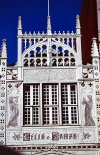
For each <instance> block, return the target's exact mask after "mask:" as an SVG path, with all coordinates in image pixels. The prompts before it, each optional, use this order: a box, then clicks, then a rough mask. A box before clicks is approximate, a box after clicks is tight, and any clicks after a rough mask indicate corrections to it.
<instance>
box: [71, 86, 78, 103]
mask: <svg viewBox="0 0 100 155" xmlns="http://www.w3.org/2000/svg"><path fill="white" fill-rule="evenodd" d="M71 104H77V103H76V91H75V85H71Z"/></svg>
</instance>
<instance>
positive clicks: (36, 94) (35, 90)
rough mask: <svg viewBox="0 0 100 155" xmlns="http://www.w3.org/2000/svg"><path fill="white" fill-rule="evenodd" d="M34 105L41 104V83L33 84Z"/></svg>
mask: <svg viewBox="0 0 100 155" xmlns="http://www.w3.org/2000/svg"><path fill="white" fill-rule="evenodd" d="M33 105H39V85H33Z"/></svg>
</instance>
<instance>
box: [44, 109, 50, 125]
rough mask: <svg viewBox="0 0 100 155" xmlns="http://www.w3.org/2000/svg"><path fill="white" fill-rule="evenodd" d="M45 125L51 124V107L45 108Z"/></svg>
mask: <svg viewBox="0 0 100 155" xmlns="http://www.w3.org/2000/svg"><path fill="white" fill-rule="evenodd" d="M44 124H50V119H49V107H44Z"/></svg>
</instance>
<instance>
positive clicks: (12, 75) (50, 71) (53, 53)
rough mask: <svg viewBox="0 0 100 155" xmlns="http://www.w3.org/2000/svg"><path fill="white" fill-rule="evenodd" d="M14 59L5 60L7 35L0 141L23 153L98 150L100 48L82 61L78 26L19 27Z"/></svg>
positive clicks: (92, 154)
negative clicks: (70, 29)
mask: <svg viewBox="0 0 100 155" xmlns="http://www.w3.org/2000/svg"><path fill="white" fill-rule="evenodd" d="M21 22H22V21H21V17H19V18H18V36H17V38H18V61H17V62H16V64H15V65H14V66H7V49H6V40H3V41H2V49H1V57H0V75H1V79H0V144H3V145H7V146H9V147H11V148H12V149H13V150H19V152H22V153H24V154H28V155H30V154H34V155H35V154H39V155H47V154H51V155H54V154H57V155H69V154H70V155H99V154H100V153H99V152H100V145H99V143H100V81H99V79H100V78H99V52H98V47H97V43H96V39H95V38H93V40H92V45H91V46H92V49H91V57H92V64H87V65H83V64H82V49H81V28H80V20H79V16H77V17H76V33H73V32H71V33H69V32H67V33H66V32H63V33H61V32H59V33H56V32H54V33H52V32H51V22H50V16H49V13H48V18H47V33H46V34H44V32H43V33H42V34H40V33H39V32H38V34H36V33H35V32H34V33H33V34H32V33H31V32H30V33H29V34H27V33H26V32H25V33H23V32H22V24H21Z"/></svg>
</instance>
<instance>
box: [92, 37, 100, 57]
mask: <svg viewBox="0 0 100 155" xmlns="http://www.w3.org/2000/svg"><path fill="white" fill-rule="evenodd" d="M91 56H96V57H99V52H98V47H97V42H96V38H92V49H91Z"/></svg>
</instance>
